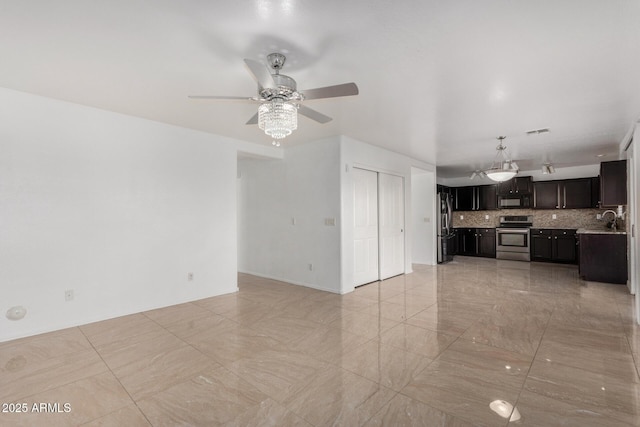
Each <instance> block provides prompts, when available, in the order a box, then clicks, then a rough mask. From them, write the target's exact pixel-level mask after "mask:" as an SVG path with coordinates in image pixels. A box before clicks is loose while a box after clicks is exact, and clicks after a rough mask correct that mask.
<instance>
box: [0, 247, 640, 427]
mask: <svg viewBox="0 0 640 427" xmlns="http://www.w3.org/2000/svg"><path fill="white" fill-rule="evenodd" d="M238 277H239V280H238V282H239V283H238V285H239V292H237V293H234V294H228V295H222V296H219V297H212V298H206V299H203V300H199V301H193V302H190V303H185V304H178V305H175V306H172V307H166V308H160V309H157V310H150V311H147V312H144V313H138V314H133V315H129V316H123V317H120V318H115V319H110V320H106V321H103V322H96V323H92V324H88V325H83V326H80V327H77V328H70V329H65V330H61V331H57V332H52V333H48V334H43V335H39V336H34V337H30V338H24V339H19V340H15V341H9V342H5V343H0V397H1V399H0V401H1V402H2V403H5V404H6V405H7V406H6V411H5V412H0V425H3V426H4V425H16V426H23V425H24V426H68V425H87V426H122V425H126V426H150V425H151V426H175V425H185V426H186V425H190V426H216V425H224V426H333V425H344V426H360V425H367V426H448V427H456V426H459V427H467V426H492V427H493V426H500V427H507V426H508V425H524V426H545V427H546V426H556V425H557V426H587V427H588V426H627V425H640V378H639V377H638V367H639V366H640V358H639V355H640V327H639V326H637V325H636V324H635V319H634V316H633V313H634V301H633V297H631V296H630V295H628V293H627V292H626V287H625V286H618V285H611V284H604V283H595V282H585V281H582V280H580V279H579V278H578V273H577V268H576V266H570V265H569V266H567V265H555V264H545V263H536V262H533V263H524V262H515V261H501V260H495V259H485V258H467V257H456V258H455V260H454V261H453V262H451V263H448V264H444V265H439V266H420V265H415V266H414V272H413V273H411V274H408V275H402V276H397V277H393V278H391V279H389V280H386V281H383V282H375V283H371V284H369V285H365V286H363V287H359V288H357V289H356V290H355V291H354V292H352V293H350V294H347V295H337V294H331V293H327V292H321V291H318V290H314V289H309V288H304V287H300V286H294V285H291V284H287V283H283V282H279V281H277V280H271V279H263V278H259V277H255V276H250V275H246V274H240V275H239V276H238ZM42 403H45V404H47V403H49V404H50V405H49V406H48V407H47V406H46V405H45V407H44V408H45V409H48V411H37V409H38V408H39V406H37V405H41V404H42ZM9 404H12V406H11V407H9ZM18 404H20V406H19V407H20V408H23V406H22V405H23V404H24V405H26V408H27V412H16V408H18V406H17V405H18ZM34 404H36V407H34V406H33V405H34ZM65 404H67V405H68V406H65ZM10 408H12V409H13V411H9V409H10ZM65 408H68V409H69V410H68V411H66V412H65ZM54 410H55V412H53V411H54Z"/></svg>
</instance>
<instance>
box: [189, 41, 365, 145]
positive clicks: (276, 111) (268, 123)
mask: <svg viewBox="0 0 640 427" xmlns="http://www.w3.org/2000/svg"><path fill="white" fill-rule="evenodd" d="M285 60H286V57H285V56H284V55H283V54H281V53H271V54H269V55H267V62H268V64H269V67H270V68H271V69H272V70H273V73H272V72H271V70H269V68H267V67H266V66H265V65H264V64H262V63H261V62H258V61H254V60H253V59H245V60H244V62H245V64H247V67H248V68H249V72H250V74H251V76H252V77H253V78H254V80H255V81H256V82H257V83H258V95H257V96H252V97H243V96H206V95H205V96H202V95H193V96H189V98H192V99H223V100H244V101H249V102H256V103H259V104H260V106H259V107H258V112H257V113H256V114H254V115H253V117H251V118H250V119H249V120H248V121H247V123H246V124H248V125H255V124H257V125H258V126H259V127H260V129H262V130H263V131H264V132H265V133H266V134H267V135H269V136H271V137H272V138H273V139H274V142H273V144H274V145H277V146H279V145H280V143H279V142H278V141H277V140H279V139H282V138H284V137H286V136H288V135H290V134H291V132H293V131H294V130H295V129H297V127H298V118H297V113H300V114H302V115H303V116H305V117H308V118H310V119H311V120H315V121H316V122H318V123H327V122H330V121H331V120H332V119H331V117H329V116H325V115H324V114H322V113H320V112H318V111H316V110H314V109H312V108H309V107H307V106H305V105H302V102H303V101H307V100H312V99H322V98H336V97H340V96H351V95H357V94H358V86H357V85H356V84H355V83H344V84H340V85H335V86H326V87H320V88H315V89H307V90H301V91H298V89H297V85H296V81H295V80H294V79H292V78H291V77H289V76H285V75H284V74H280V70H281V69H282V67H283V66H284V63H285Z"/></svg>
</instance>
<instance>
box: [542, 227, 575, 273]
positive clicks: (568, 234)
mask: <svg viewBox="0 0 640 427" xmlns="http://www.w3.org/2000/svg"><path fill="white" fill-rule="evenodd" d="M577 259H578V256H577V240H576V230H574V229H560V230H556V229H545V228H532V229H531V260H532V261H547V262H563V263H568V264H575V263H576V262H577Z"/></svg>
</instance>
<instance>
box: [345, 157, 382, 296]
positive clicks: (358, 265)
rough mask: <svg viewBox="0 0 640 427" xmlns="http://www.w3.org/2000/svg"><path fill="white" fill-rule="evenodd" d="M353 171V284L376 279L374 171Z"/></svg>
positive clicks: (376, 223) (376, 218)
mask: <svg viewBox="0 0 640 427" xmlns="http://www.w3.org/2000/svg"><path fill="white" fill-rule="evenodd" d="M352 170H353V197H354V215H353V229H354V240H353V254H354V256H353V263H354V286H359V285H364V284H365V283H370V282H375V281H376V280H378V277H379V275H378V273H379V271H378V174H377V173H376V172H371V171H368V170H364V169H357V168H354V169H352Z"/></svg>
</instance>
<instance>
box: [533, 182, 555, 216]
mask: <svg viewBox="0 0 640 427" xmlns="http://www.w3.org/2000/svg"><path fill="white" fill-rule="evenodd" d="M559 207H560V206H559V205H558V182H557V181H539V182H534V183H533V208H534V209H558V208H559Z"/></svg>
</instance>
